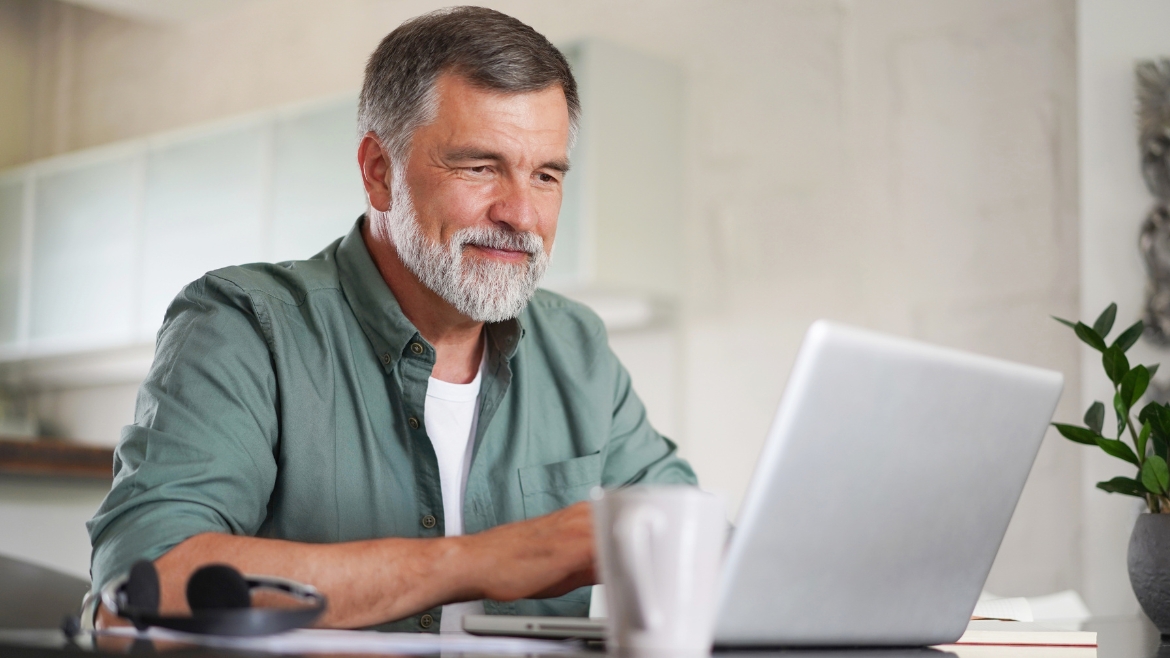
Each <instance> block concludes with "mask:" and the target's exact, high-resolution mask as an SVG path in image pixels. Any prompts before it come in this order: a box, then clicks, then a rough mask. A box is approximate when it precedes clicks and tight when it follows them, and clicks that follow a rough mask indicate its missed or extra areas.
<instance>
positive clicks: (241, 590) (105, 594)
mask: <svg viewBox="0 0 1170 658" xmlns="http://www.w3.org/2000/svg"><path fill="white" fill-rule="evenodd" d="M256 589H267V590H274V591H277V592H283V593H285V594H288V595H290V596H292V597H293V598H295V599H297V600H299V601H301V602H304V603H307V604H309V605H308V607H304V608H295V609H287V608H253V607H252V590H256ZM101 599H102V603H104V604H105V605H106V607H107V608H108V609H109V610H110V611H112V612H113V613H114V614H116V615H117V616H119V617H122V618H124V619H129V620H130V621H131V622H133V623H134V626H135V628H137V629H138V630H140V631H142V630H146V628H147V627H150V626H159V627H162V628H169V629H171V630H176V631H182V632H184V633H199V634H206V635H234V636H258V635H272V634H275V633H281V632H283V631H287V630H291V629H293V628H301V627H303V626H308V625H309V624H312V623H313V621H315V620H316V619H317V617H320V616H321V613H323V612H325V605H326V601H325V596H324V595H322V594H321V593H320V592H318V591H317V589H316V588H315V587H313V586H311V585H303V584H301V583H297V582H294V581H291V580H286V579H284V578H277V577H275V576H245V575H242V574H240V572H239V571H236V570H235V569H233V568H232V567H230V566H228V565H226V564H209V565H207V566H205V567H201V568H200V569H199V570H198V571H196V572H195V573H193V574H191V578H190V580H188V581H187V604H188V605H189V606H190V607H191V616H190V617H169V616H164V615H160V614H159V613H158V601H159V585H158V571H157V570H156V569H155V568H154V563H152V562H150V561H148V560H139V561H138V562H135V563H134V566H132V567H131V568H130V572H129V573H128V574H126V575H124V576H121V577H119V578H116V579H114V580H113V581H111V582H110V583H109V584H108V585H106V586H105V587H103V588H102V593H101Z"/></svg>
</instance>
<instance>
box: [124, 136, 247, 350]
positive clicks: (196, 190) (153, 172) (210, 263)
mask: <svg viewBox="0 0 1170 658" xmlns="http://www.w3.org/2000/svg"><path fill="white" fill-rule="evenodd" d="M263 148H264V133H263V129H262V128H260V127H258V126H250V127H248V128H245V129H240V130H233V131H231V132H227V133H220V134H218V135H213V136H209V137H203V138H199V139H192V140H190V141H186V142H183V143H180V144H175V145H172V146H168V147H165V148H161V149H158V150H155V151H152V152H151V153H150V155H149V156H148V159H147V164H146V205H145V239H144V253H143V282H142V285H143V305H142V317H141V331H142V332H143V337H147V336H152V335H153V334H154V332H155V331H157V330H158V327H159V326H161V324H162V320H163V315H164V314H165V312H166V308H167V306H168V305H170V303H171V300H172V299H174V297H175V295H177V294H178V292H179V291H180V290H182V288H183V286H185V285H187V284H188V283H190V282H192V281H194V280H195V279H198V278H199V277H201V276H203V274H205V273H206V272H207V271H209V270H213V269H217V268H220V267H225V266H227V265H239V264H242V263H248V262H255V261H258V260H261V259H262V258H263V257H264V249H263V227H262V224H263V223H262V213H263V208H264V203H263V180H262V171H263V163H264V157H263Z"/></svg>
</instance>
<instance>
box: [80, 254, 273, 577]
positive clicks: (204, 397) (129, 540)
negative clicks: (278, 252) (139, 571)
mask: <svg viewBox="0 0 1170 658" xmlns="http://www.w3.org/2000/svg"><path fill="white" fill-rule="evenodd" d="M270 354H271V353H270V351H269V344H268V341H267V340H266V339H265V333H264V315H263V313H262V309H260V308H258V307H257V306H256V305H254V303H253V301H252V299H251V298H250V297H249V295H247V294H246V293H245V292H244V291H243V290H241V289H240V288H239V287H237V286H235V285H234V284H232V283H230V282H228V281H226V280H224V279H221V278H218V277H215V276H214V275H208V276H205V277H204V278H202V279H200V280H198V281H196V282H194V283H192V284H190V285H188V286H187V287H186V288H185V289H184V290H183V291H182V292H181V293H180V294H179V296H178V297H177V298H175V300H174V302H172V304H171V306H170V308H168V309H167V315H166V319H165V320H164V322H163V327H162V329H161V330H160V331H159V335H158V341H157V347H156V349H155V359H154V364H153V365H152V366H151V369H150V373H149V374H148V375H147V378H146V380H145V382H144V383H143V384H142V387H141V388H140V389H139V393H138V400H137V406H136V409H135V420H134V424H133V425H128V426H126V427H125V428H124V429H123V430H122V437H121V441H120V442H119V444H118V447H117V450H116V451H115V454H114V483H113V487H112V489H111V490H110V493H109V494H108V495H107V496H106V499H105V500H104V501H103V502H102V505H101V507H100V508H99V509H98V512H97V514H96V515H95V516H94V518H93V519H92V520H91V521H90V522H89V523H88V524H87V528H88V529H89V534H90V540H91V542H92V544H93V554H92V562H91V569H90V575H91V578H92V581H93V587H94V590H95V591H97V590H99V589H100V588H101V587H102V586H103V585H104V584H105V583H106V582H108V581H109V580H110V579H112V578H114V577H116V576H118V575H119V574H122V573H124V572H126V571H127V570H128V569H129V568H130V565H131V564H133V563H134V562H135V561H136V560H139V559H147V560H154V559H156V558H158V557H159V556H161V555H162V554H164V553H166V552H167V551H168V550H170V549H171V548H173V547H174V546H175V545H177V544H179V543H180V542H182V541H183V540H185V539H187V538H189V537H192V536H194V535H197V534H200V533H203V532H222V533H232V534H238V535H254V534H256V532H257V531H258V530H259V529H260V525H261V523H263V521H264V519H265V516H266V511H267V506H268V499H269V496H270V495H271V493H272V489H273V486H274V483H275V481H276V469H277V466H276V459H275V457H274V456H273V455H274V452H273V451H274V447H275V446H276V441H277V436H278V421H277V408H276V406H277V402H276V400H277V391H276V377H275V372H274V370H273V365H272V359H271V356H270Z"/></svg>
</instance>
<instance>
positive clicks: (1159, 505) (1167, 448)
mask: <svg viewBox="0 0 1170 658" xmlns="http://www.w3.org/2000/svg"><path fill="white" fill-rule="evenodd" d="M1116 317H1117V305H1116V304H1110V305H1109V307H1108V308H1106V309H1105V310H1104V311H1103V312H1102V313H1101V315H1100V316H1098V317H1097V320H1096V321H1095V322H1093V325H1092V326H1089V325H1087V324H1085V323H1083V322H1070V321H1068V320H1064V319H1061V318H1054V319H1055V320H1057V321H1058V322H1060V323H1062V324H1064V325H1067V326H1068V327H1070V328H1072V330H1073V331H1074V332H1076V334H1077V337H1078V338H1080V339H1081V341H1082V342H1084V343H1085V344H1086V345H1088V346H1089V347H1091V348H1093V349H1094V350H1097V351H1098V352H1100V353H1101V363H1102V365H1103V366H1104V367H1105V374H1106V375H1107V376H1108V377H1109V381H1110V382H1112V383H1113V416H1114V418H1115V419H1116V421H1117V422H1116V430H1117V432H1116V434H1117V436H1116V438H1110V437H1108V436H1106V435H1105V434H1106V432H1105V430H1106V428H1105V416H1106V412H1105V404H1104V403H1102V402H1099V401H1098V402H1093V404H1091V405H1089V409H1088V410H1087V411H1086V412H1085V417H1084V420H1085V427H1080V426H1077V425H1066V424H1064V423H1053V424H1052V425H1053V426H1054V427H1056V429H1057V431H1059V432H1060V433H1061V435H1062V436H1064V437H1065V438H1066V439H1069V440H1071V441H1076V442H1077V443H1083V444H1086V445H1095V446H1097V447H1099V448H1101V449H1102V450H1104V451H1105V452H1106V453H1108V454H1110V455H1112V456H1114V457H1117V458H1118V459H1121V460H1122V461H1125V462H1128V463H1129V464H1130V466H1131V467H1132V468H1134V469H1135V471H1134V476H1133V477H1124V476H1118V477H1115V478H1113V479H1112V480H1107V481H1105V482H1098V483H1097V488H1098V489H1102V490H1104V491H1107V492H1109V493H1115V494H1122V495H1125V496H1136V497H1138V498H1141V499H1143V500H1145V503H1146V509H1147V510H1148V512H1149V513H1148V514H1142V515H1141V516H1140V517H1138V520H1137V523H1136V524H1135V525H1134V529H1133V534H1132V535H1130V539H1129V556H1128V564H1129V581H1130V584H1131V585H1132V586H1133V591H1134V594H1135V595H1137V599H1138V602H1139V603H1141V606H1142V609H1143V610H1145V612H1146V615H1148V616H1149V618H1150V620H1151V621H1153V622H1154V624H1155V625H1156V626H1157V627H1158V630H1160V631H1161V632H1162V634H1163V635H1168V634H1170V467H1167V461H1170V404H1158V403H1157V402H1150V403H1149V404H1146V405H1145V406H1143V407H1142V408H1141V411H1139V412H1138V413H1137V417H1136V420H1135V418H1134V415H1133V410H1134V408H1135V407H1136V406H1137V405H1138V402H1139V401H1140V400H1141V398H1142V395H1144V394H1145V392H1146V388H1148V387H1149V385H1150V378H1151V377H1153V376H1154V373H1155V372H1156V371H1157V370H1158V366H1157V365H1151V366H1145V365H1136V366H1130V363H1129V360H1128V359H1127V358H1126V356H1125V353H1126V352H1127V351H1128V350H1129V348H1131V347H1133V346H1134V344H1135V343H1137V341H1138V338H1140V337H1141V335H1142V330H1143V328H1144V325H1143V324H1142V321H1141V320H1138V321H1137V322H1135V323H1134V324H1132V325H1130V327H1129V328H1127V329H1126V330H1125V331H1123V332H1121V333H1120V334H1119V335H1118V336H1117V337H1116V338H1115V339H1114V340H1113V342H1111V343H1110V342H1108V340H1107V338H1108V336H1109V332H1110V331H1112V329H1113V321H1114V319H1115V318H1116ZM1109 429H1110V431H1112V430H1113V427H1112V426H1111V427H1110V428H1109Z"/></svg>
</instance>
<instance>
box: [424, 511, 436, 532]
mask: <svg viewBox="0 0 1170 658" xmlns="http://www.w3.org/2000/svg"><path fill="white" fill-rule="evenodd" d="M435 523H436V521H435V517H434V515H432V514H427V515H426V516H424V517H422V527H424V528H426V529H427V530H430V529H431V528H433V527H435Z"/></svg>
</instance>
